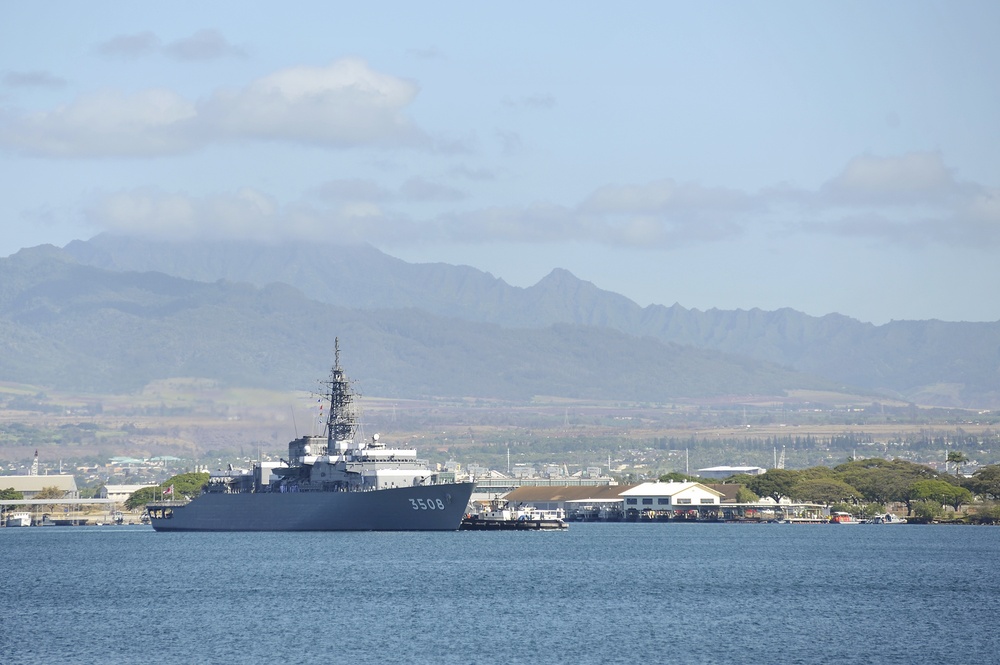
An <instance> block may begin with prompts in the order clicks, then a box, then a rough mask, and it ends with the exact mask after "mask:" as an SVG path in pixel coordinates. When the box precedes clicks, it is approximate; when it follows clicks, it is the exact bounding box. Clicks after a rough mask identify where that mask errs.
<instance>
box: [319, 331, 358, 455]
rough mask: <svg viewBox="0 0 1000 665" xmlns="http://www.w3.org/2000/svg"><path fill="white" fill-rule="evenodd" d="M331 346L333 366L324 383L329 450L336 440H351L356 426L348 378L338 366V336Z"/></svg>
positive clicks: (352, 397)
mask: <svg viewBox="0 0 1000 665" xmlns="http://www.w3.org/2000/svg"><path fill="white" fill-rule="evenodd" d="M333 348H334V356H333V358H334V361H333V367H332V368H331V369H330V378H329V379H328V380H327V381H326V382H325V384H324V385H326V387H327V388H328V390H329V392H328V393H327V400H328V401H329V403H330V413H329V414H328V415H327V418H326V443H327V450H330V451H332V450H333V444H334V443H336V442H337V441H350V440H352V439H353V438H354V430H355V429H357V426H358V425H357V417H356V416H355V412H354V394H353V393H352V392H351V384H350V380H349V379H348V378H347V376H346V375H345V374H344V370H343V369H341V367H340V338H335V339H334V343H333Z"/></svg>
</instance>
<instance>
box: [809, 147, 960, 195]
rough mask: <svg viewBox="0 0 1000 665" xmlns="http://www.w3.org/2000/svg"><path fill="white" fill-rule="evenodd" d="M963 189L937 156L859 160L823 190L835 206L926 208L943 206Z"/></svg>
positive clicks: (914, 155) (916, 153)
mask: <svg viewBox="0 0 1000 665" xmlns="http://www.w3.org/2000/svg"><path fill="white" fill-rule="evenodd" d="M958 189H959V186H958V183H957V182H956V181H955V179H954V176H953V175H952V173H951V171H949V170H948V169H947V168H946V167H945V165H944V161H943V159H942V158H941V155H940V154H939V153H936V152H913V153H908V154H905V155H900V156H895V157H877V156H873V155H861V156H860V157H855V158H854V159H852V160H851V161H850V163H848V164H847V167H846V168H845V169H844V170H843V171H842V172H841V173H840V174H838V175H837V176H836V177H835V178H833V179H832V180H830V181H829V182H827V183H826V184H825V185H824V186H823V194H825V195H826V196H827V197H828V198H829V202H830V203H832V204H841V205H872V204H874V205H923V204H928V203H937V202H941V201H942V200H943V199H944V198H946V197H948V196H951V195H953V194H955V193H956V192H957V190H958Z"/></svg>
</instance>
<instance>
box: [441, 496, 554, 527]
mask: <svg viewBox="0 0 1000 665" xmlns="http://www.w3.org/2000/svg"><path fill="white" fill-rule="evenodd" d="M490 508H491V509H490V510H485V511H483V512H481V513H476V514H473V515H468V516H466V518H465V519H463V520H462V525H461V526H460V527H459V528H460V529H461V530H463V531H542V530H549V529H566V528H568V526H569V525H567V524H566V514H565V513H564V512H563V511H562V510H559V509H557V510H540V509H538V508H535V507H533V506H523V507H518V508H511V507H510V505H509V504H507V503H506V502H503V503H501V502H499V501H494V502H493V505H492V506H490Z"/></svg>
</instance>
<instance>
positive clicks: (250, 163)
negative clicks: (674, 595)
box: [0, 0, 1000, 324]
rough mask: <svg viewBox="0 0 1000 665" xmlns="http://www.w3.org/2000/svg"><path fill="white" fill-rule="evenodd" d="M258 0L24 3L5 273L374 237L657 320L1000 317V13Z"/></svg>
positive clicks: (4, 13)
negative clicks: (33, 258) (205, 244)
mask: <svg viewBox="0 0 1000 665" xmlns="http://www.w3.org/2000/svg"><path fill="white" fill-rule="evenodd" d="M255 4H256V3H255ZM255 4H254V5H248V4H247V3H245V2H225V1H220V2H213V3H194V2H172V3H165V2H160V3H158V2H141V3H139V2H104V3H80V2H52V3H41V4H40V3H6V4H4V5H3V6H2V7H0V183H2V184H0V192H2V195H0V256H8V255H11V254H13V253H15V252H17V251H18V250H20V249H21V248H24V247H33V246H36V245H41V244H46V243H49V244H54V245H57V246H64V245H65V244H66V243H68V242H70V241H72V240H74V239H87V238H90V237H93V236H94V235H96V234H98V233H102V232H114V233H125V234H130V235H140V236H146V237H153V238H168V239H173V238H176V239H195V240H197V239H209V238H210V239H228V238H234V239H235V238H239V239H259V240H262V241H268V242H272V241H277V240H281V239H295V240H303V239H304V240H307V241H311V242H316V243H326V242H348V243H354V242H366V243H370V244H372V245H374V246H375V247H378V248H379V249H381V250H382V251H384V252H386V253H388V254H390V255H392V256H396V257H399V258H401V259H404V260H406V261H410V262H421V263H424V262H444V263H450V264H456V265H470V266H473V267H475V268H479V269H481V270H484V271H487V272H489V273H491V274H492V275H494V276H496V277H499V278H501V279H503V280H504V281H506V282H507V283H508V284H511V285H514V286H521V287H527V286H530V285H532V284H534V283H536V282H538V281H539V280H540V279H542V278H544V277H545V276H546V275H547V274H548V273H550V272H551V271H552V270H553V269H555V268H564V269H566V270H569V271H570V272H572V273H573V274H574V275H576V276H577V277H578V278H580V279H583V280H586V281H589V282H592V283H593V284H595V285H596V286H598V287H600V288H602V289H606V290H609V291H614V292H617V293H620V294H622V295H625V296H627V297H628V298H630V299H632V300H634V301H635V302H637V303H639V304H640V305H643V306H645V305H649V304H662V305H672V304H674V303H679V304H680V305H682V306H684V307H688V308H696V309H701V310H707V309H711V308H719V309H752V308H760V309H764V310H776V309H779V308H784V307H789V308H792V309H796V310H799V311H802V312H806V313H808V314H811V315H814V316H822V315H825V314H828V313H833V312H837V313H840V314H844V315H847V316H851V317H854V318H857V319H860V320H862V321H869V322H872V323H875V324H882V323H885V322H888V321H890V320H900V319H942V320H947V321H996V320H1000V288H998V286H1000V84H998V81H1000V72H998V63H1000V39H997V38H996V35H997V34H998V32H1000V3H997V2H994V1H992V0H990V1H987V2H981V1H980V2H977V1H974V0H970V1H965V2H926V1H919V0H918V1H915V2H909V1H907V2H894V1H888V2H879V3H870V2H851V1H846V2H836V3H819V2H809V3H803V2H778V1H775V2H756V3H755V2H746V1H745V0H741V1H739V2H726V1H720V2H712V3H692V2H666V1H664V2H630V1H625V2H621V3H614V5H613V6H612V4H611V3H598V2H560V1H552V2H544V3H529V2H507V3H473V2H421V3H403V2H378V1H372V2H366V3H329V2H318V1H316V2H302V1H297V0H290V1H285V2H282V3H280V4H278V3H274V4H273V6H270V5H269V6H265V7H263V8H261V7H258V6H255ZM205 5H209V6H207V7H206V6H205Z"/></svg>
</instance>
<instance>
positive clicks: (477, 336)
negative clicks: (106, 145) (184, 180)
mask: <svg viewBox="0 0 1000 665" xmlns="http://www.w3.org/2000/svg"><path fill="white" fill-rule="evenodd" d="M0 284H2V285H3V287H2V288H0V379H2V380H7V381H17V382H23V383H34V384H40V385H46V386H52V387H56V388H61V389H76V390H85V391H113V392H117V391H123V390H135V389H138V388H140V387H141V386H143V385H145V384H146V383H148V382H149V381H152V380H154V379H161V378H168V377H175V376H192V377H203V378H209V379H214V380H218V381H221V382H223V383H225V384H230V385H242V386H254V387H268V388H276V389H308V388H311V387H313V386H315V383H316V380H317V379H319V378H322V377H323V376H324V375H325V373H326V368H327V367H328V365H329V363H330V360H331V356H332V347H333V339H334V337H335V336H339V337H340V338H341V346H342V348H343V349H344V352H345V354H346V356H347V357H349V358H350V362H349V367H350V368H351V374H352V375H353V376H354V377H355V378H356V379H357V380H358V381H359V382H360V384H361V385H362V386H363V390H364V392H365V393H367V394H371V395H379V396H400V397H418V396H450V397H459V396H473V397H494V398H504V399H514V400H526V399H530V398H531V397H533V396H535V395H550V396H563V397H579V398H591V399H626V400H643V401H662V400H667V399H671V398H678V397H687V396H690V397H698V396H709V395H725V394H734V393H738V394H780V393H781V391H782V390H783V389H787V388H827V387H829V384H828V383H826V382H823V381H819V380H816V379H810V378H807V377H804V376H803V375H801V374H798V373H796V372H793V371H791V370H787V369H783V368H780V367H778V366H775V365H772V364H768V363H761V362H758V361H753V360H746V359H741V358H736V357H732V356H728V355H726V354H722V353H718V352H714V351H707V350H699V349H694V348H692V347H684V346H680V345H676V344H670V343H665V342H662V341H658V340H655V339H652V338H636V337H632V336H628V335H625V334H624V333H621V332H619V331H615V330H611V329H607V328H603V329H602V328H595V327H586V326H578V325H572V324H559V325H555V326H550V327H547V328H532V329H511V328H504V327H501V326H499V325H496V324H491V323H481V322H469V321H461V320H458V319H448V318H444V317H439V316H434V315H430V314H427V313H426V312H423V311H420V310H417V309H413V308H409V309H395V310H387V309H380V310H363V309H356V308H355V309H350V308H346V307H338V306H334V305H330V304H327V303H321V302H317V301H315V300H310V299H309V298H307V297H305V296H304V295H303V294H302V293H301V292H300V291H298V290H297V289H294V288H292V287H290V286H287V285H284V284H272V285H269V286H266V287H263V288H258V287H255V286H252V285H250V284H245V283H234V282H229V281H224V280H218V281H214V282H211V283H207V282H196V281H191V280H184V279H180V278H177V277H171V276H168V275H165V274H163V273H156V272H117V271H111V270H104V269H101V268H95V267H92V266H85V265H80V264H77V263H76V262H74V261H73V260H72V259H71V258H69V256H68V255H67V254H65V253H61V252H59V251H58V250H55V249H54V248H35V249H33V250H24V251H22V252H19V253H18V254H16V255H14V256H12V257H8V258H6V259H0Z"/></svg>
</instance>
